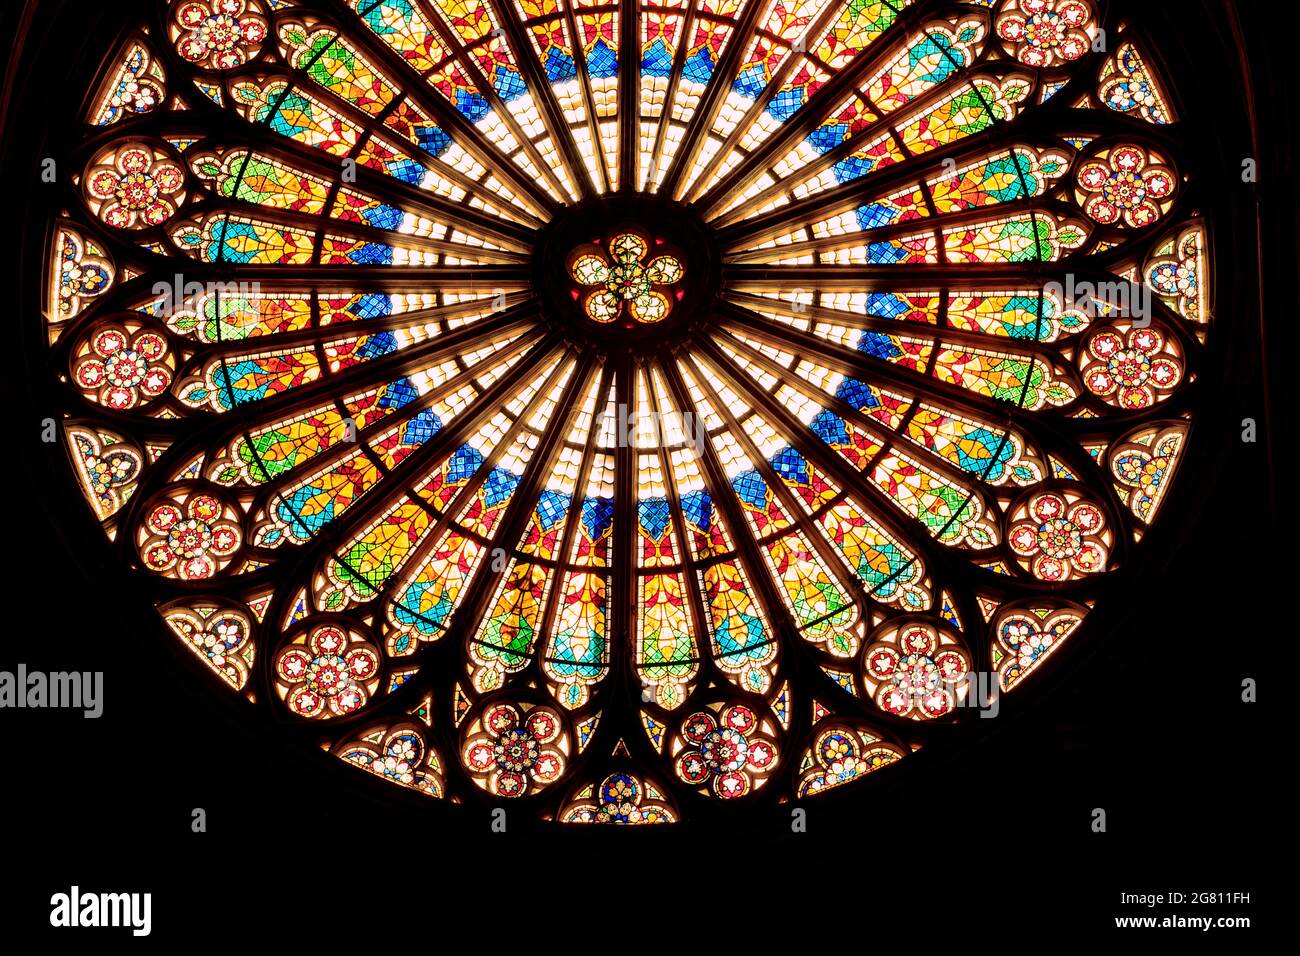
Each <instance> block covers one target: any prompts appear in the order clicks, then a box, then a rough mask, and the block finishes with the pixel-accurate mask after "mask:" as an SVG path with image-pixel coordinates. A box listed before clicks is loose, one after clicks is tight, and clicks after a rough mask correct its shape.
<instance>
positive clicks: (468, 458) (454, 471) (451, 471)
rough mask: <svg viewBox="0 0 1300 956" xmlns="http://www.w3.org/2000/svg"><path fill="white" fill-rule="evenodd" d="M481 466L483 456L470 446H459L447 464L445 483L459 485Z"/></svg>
mask: <svg viewBox="0 0 1300 956" xmlns="http://www.w3.org/2000/svg"><path fill="white" fill-rule="evenodd" d="M482 464H483V456H482V455H481V454H479V450H478V449H477V448H475V447H474V446H472V445H461V446H460V447H459V448H457V449H456V452H455V454H453V455H452V456H451V461H449V462H448V463H447V482H448V483H449V484H460V483H461V482H462V481H468V480H469V479H470V478H472V477H473V476H474V474H475V472H477V471H478V470H479V468H480V467H481V466H482Z"/></svg>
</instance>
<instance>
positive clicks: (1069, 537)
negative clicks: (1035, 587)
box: [1007, 492, 1109, 581]
mask: <svg viewBox="0 0 1300 956" xmlns="http://www.w3.org/2000/svg"><path fill="white" fill-rule="evenodd" d="M1007 541H1008V543H1009V544H1010V545H1011V550H1012V551H1014V552H1015V553H1016V555H1017V556H1019V557H1020V559H1021V563H1022V564H1024V565H1025V567H1027V568H1028V569H1029V570H1030V571H1031V572H1032V573H1033V575H1034V576H1035V577H1036V578H1039V579H1041V580H1043V581H1068V580H1070V579H1071V578H1077V577H1081V576H1083V575H1085V574H1093V573H1096V572H1098V571H1104V570H1105V568H1106V561H1107V558H1108V555H1109V549H1108V546H1107V537H1106V518H1105V516H1104V515H1103V514H1102V511H1101V508H1099V507H1097V505H1095V504H1093V503H1092V502H1090V501H1088V500H1086V499H1084V498H1083V497H1081V496H1080V495H1078V494H1077V493H1075V492H1060V493H1057V492H1046V493H1043V494H1038V495H1035V496H1034V497H1033V498H1031V499H1030V500H1029V502H1028V503H1027V504H1026V505H1024V506H1022V507H1021V508H1020V509H1019V513H1018V517H1017V519H1016V520H1014V521H1013V522H1012V523H1011V531H1010V533H1009V534H1008V535H1007Z"/></svg>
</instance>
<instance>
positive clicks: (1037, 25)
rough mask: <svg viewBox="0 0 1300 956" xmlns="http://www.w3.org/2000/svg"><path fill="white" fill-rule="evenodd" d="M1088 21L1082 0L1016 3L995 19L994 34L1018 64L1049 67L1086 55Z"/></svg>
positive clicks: (1089, 43)
mask: <svg viewBox="0 0 1300 956" xmlns="http://www.w3.org/2000/svg"><path fill="white" fill-rule="evenodd" d="M1092 20H1093V16H1092V9H1091V8H1090V7H1089V6H1088V4H1086V3H1083V2H1082V0H1019V2H1018V3H1015V4H1008V6H1007V9H1006V11H1005V12H1004V13H1003V14H1002V15H1001V16H1000V17H999V18H998V22H997V31H998V36H1000V37H1001V38H1002V39H1003V40H1004V41H1005V43H1006V47H1007V50H1008V51H1009V52H1011V53H1012V55H1014V56H1015V58H1016V59H1017V60H1019V61H1020V62H1021V63H1024V64H1025V65H1026V66H1037V67H1053V66H1059V65H1061V64H1062V63H1068V62H1071V61H1073V60H1077V59H1079V57H1081V56H1083V55H1084V54H1085V53H1087V52H1088V50H1089V48H1090V47H1091V46H1092V37H1091V35H1090V33H1089V30H1090V28H1091V26H1092Z"/></svg>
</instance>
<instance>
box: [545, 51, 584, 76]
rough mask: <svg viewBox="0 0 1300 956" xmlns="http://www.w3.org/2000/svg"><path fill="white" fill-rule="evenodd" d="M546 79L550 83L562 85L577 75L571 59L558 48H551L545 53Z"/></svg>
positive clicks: (576, 69)
mask: <svg viewBox="0 0 1300 956" xmlns="http://www.w3.org/2000/svg"><path fill="white" fill-rule="evenodd" d="M544 65H545V67H546V79H547V80H549V81H550V82H552V83H563V82H564V81H565V80H571V79H573V78H574V77H576V76H577V75H578V68H577V67H576V66H575V65H574V63H573V57H571V56H569V54H567V53H565V52H564V51H563V50H561V49H560V48H559V47H558V46H553V47H551V48H550V49H549V50H547V51H546V62H545V64H544Z"/></svg>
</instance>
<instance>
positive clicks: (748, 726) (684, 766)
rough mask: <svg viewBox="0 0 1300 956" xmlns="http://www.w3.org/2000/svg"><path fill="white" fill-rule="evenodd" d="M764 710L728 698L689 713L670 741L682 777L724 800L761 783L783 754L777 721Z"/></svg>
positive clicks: (692, 784) (675, 764) (674, 765)
mask: <svg viewBox="0 0 1300 956" xmlns="http://www.w3.org/2000/svg"><path fill="white" fill-rule="evenodd" d="M761 714H762V711H759V710H755V709H754V708H753V707H750V706H748V705H746V704H728V703H714V704H711V705H709V706H707V707H704V708H702V709H700V710H697V711H695V712H694V713H691V714H688V715H687V716H686V717H685V718H684V719H683V720H682V722H681V724H680V725H679V727H678V728H677V734H676V737H675V738H674V741H673V744H672V752H673V754H674V757H673V767H674V769H675V770H676V771H677V777H678V779H680V780H681V781H682V782H683V783H685V784H687V785H688V786H691V787H695V788H698V789H699V790H700V791H701V792H703V793H708V794H710V795H711V796H714V797H718V798H720V799H723V800H734V799H737V798H740V797H744V796H746V795H748V794H749V793H750V792H752V791H753V790H755V789H756V788H758V787H761V786H763V784H764V783H766V782H767V778H768V776H769V775H770V774H771V773H772V772H773V771H774V770H775V769H776V767H777V764H778V760H779V757H780V754H779V750H778V747H777V742H776V735H777V725H776V724H775V722H773V721H772V720H770V719H768V718H766V717H764V716H760V715H761Z"/></svg>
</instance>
